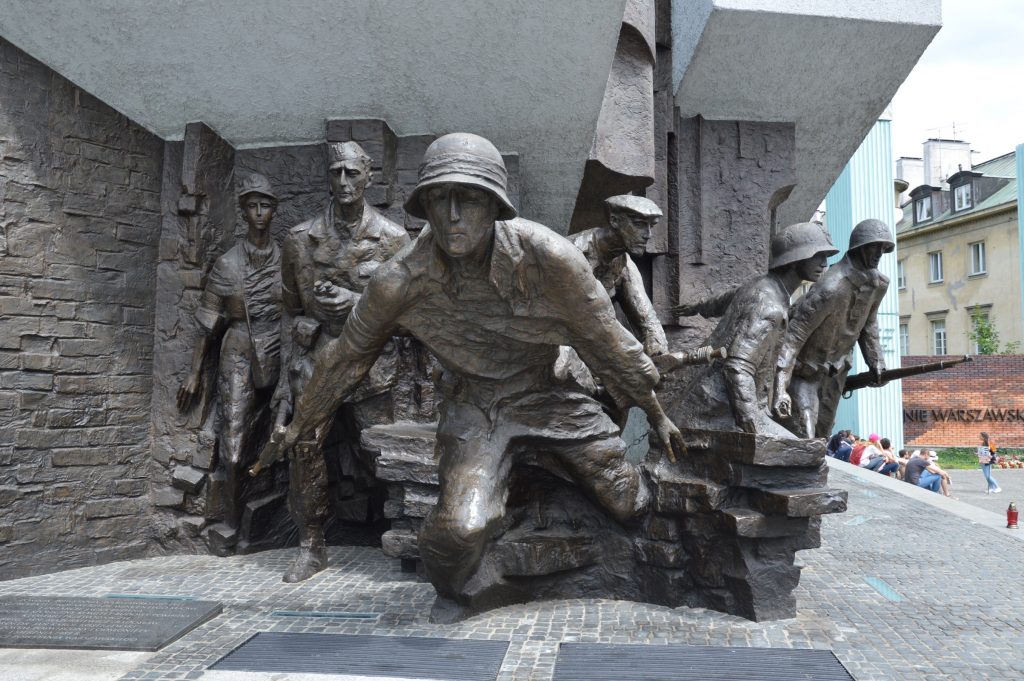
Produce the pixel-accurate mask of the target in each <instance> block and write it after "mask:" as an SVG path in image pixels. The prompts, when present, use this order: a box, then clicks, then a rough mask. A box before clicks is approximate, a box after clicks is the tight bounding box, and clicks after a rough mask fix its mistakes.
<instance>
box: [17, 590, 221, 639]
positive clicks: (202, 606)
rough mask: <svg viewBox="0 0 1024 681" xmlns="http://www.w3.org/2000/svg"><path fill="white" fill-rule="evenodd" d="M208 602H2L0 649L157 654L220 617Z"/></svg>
mask: <svg viewBox="0 0 1024 681" xmlns="http://www.w3.org/2000/svg"><path fill="white" fill-rule="evenodd" d="M223 609H224V606H223V605H221V604H220V603H214V602H211V601H190V600H186V599H165V598H161V599H152V598H72V597H64V596H3V597H0V647H7V648H79V649H87V650H88V649H98V650H143V651H150V652H151V651H155V650H159V649H161V648H163V647H164V646H166V645H167V644H168V643H171V642H172V641H176V640H177V639H179V638H180V637H182V636H184V635H185V634H187V633H188V632H190V631H192V630H193V629H195V628H196V627H198V626H199V625H200V624H203V623H204V622H207V621H209V620H211V619H213V618H214V617H216V616H217V615H219V614H220V613H221V611H222V610H223Z"/></svg>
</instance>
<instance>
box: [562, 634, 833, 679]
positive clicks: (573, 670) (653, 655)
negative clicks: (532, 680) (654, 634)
mask: <svg viewBox="0 0 1024 681" xmlns="http://www.w3.org/2000/svg"><path fill="white" fill-rule="evenodd" d="M624 679H629V680H630V681H738V680H739V679H742V680H743V681H802V680H804V679H807V680H809V681H810V680H813V681H853V677H852V676H851V675H850V673H849V672H848V671H846V668H845V667H843V665H842V664H841V663H840V662H839V660H838V659H836V656H835V655H834V654H832V651H831V650H808V649H797V648H720V647H715V646H684V645H608V644H602V643H563V644H561V646H560V647H559V651H558V658H557V660H556V662H555V678H554V681H623V680H624Z"/></svg>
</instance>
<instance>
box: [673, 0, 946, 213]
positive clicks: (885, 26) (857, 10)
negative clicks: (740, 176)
mask: <svg viewBox="0 0 1024 681" xmlns="http://www.w3.org/2000/svg"><path fill="white" fill-rule="evenodd" d="M940 25H941V2H940V0H875V1H873V2H848V1H846V0H692V1H690V2H674V3H673V5H672V41H673V44H672V47H673V50H672V52H673V78H674V85H675V88H676V90H675V97H676V104H677V105H678V106H679V108H680V111H681V113H682V114H683V115H685V116H695V115H698V114H699V115H702V116H704V117H705V118H709V119H718V120H753V121H776V122H792V123H795V124H796V152H797V153H796V163H797V179H798V184H797V186H796V188H795V189H794V191H793V193H792V194H791V195H790V197H789V199H788V200H787V201H786V202H785V203H783V204H782V205H781V206H780V207H779V213H778V215H779V221H780V223H781V224H789V223H793V222H801V221H804V220H807V219H808V218H809V217H810V216H811V214H812V213H813V212H814V210H815V208H817V207H818V205H819V204H820V203H821V201H822V199H824V197H825V194H826V193H827V192H828V190H829V188H830V187H831V186H832V184H833V183H834V182H835V180H836V178H837V177H838V176H839V174H840V173H841V172H842V169H843V167H844V166H845V165H846V162H847V161H848V160H849V159H850V157H851V156H852V155H853V153H854V152H855V151H856V149H857V147H858V146H859V145H860V143H861V141H862V140H863V139H864V137H865V135H866V134H867V132H868V131H869V130H870V129H871V126H872V125H873V124H874V123H875V121H876V120H878V118H879V117H880V115H881V114H882V113H883V111H884V110H885V107H886V105H887V104H888V103H889V102H890V100H891V99H892V97H893V95H895V93H896V90H897V89H898V88H899V86H900V84H901V83H902V82H903V80H904V79H905V78H906V77H907V74H909V73H910V70H911V69H912V68H913V67H914V65H915V64H916V63H917V60H918V59H919V58H920V56H921V54H922V53H923V52H924V50H925V48H926V47H927V46H928V44H929V43H930V42H931V40H932V38H933V37H934V36H935V34H936V33H937V32H938V30H939V28H940Z"/></svg>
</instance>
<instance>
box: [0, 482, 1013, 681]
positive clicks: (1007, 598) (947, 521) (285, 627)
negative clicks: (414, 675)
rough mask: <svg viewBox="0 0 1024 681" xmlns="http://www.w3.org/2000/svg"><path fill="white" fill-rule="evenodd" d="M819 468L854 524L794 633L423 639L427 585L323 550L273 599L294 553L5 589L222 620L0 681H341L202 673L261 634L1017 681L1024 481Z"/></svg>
mask: <svg viewBox="0 0 1024 681" xmlns="http://www.w3.org/2000/svg"><path fill="white" fill-rule="evenodd" d="M830 463H831V468H832V471H831V474H830V482H831V484H832V486H837V487H842V488H845V489H847V490H849V495H850V496H849V510H848V511H847V512H846V513H844V514H839V515H831V516H825V517H824V519H823V528H822V548H821V549H817V550H811V551H805V552H802V553H800V554H798V559H799V560H801V561H802V562H803V564H804V565H805V568H804V570H803V576H802V579H801V582H800V586H799V588H798V589H797V599H798V616H797V617H795V618H793V619H787V620H781V621H776V622H763V623H755V622H748V621H746V620H743V619H740V618H737V617H732V616H728V615H722V614H719V613H716V612H711V611H707V610H700V609H696V610H695V609H686V608H680V609H675V610H674V609H670V608H666V607H660V606H651V605H645V604H638V603H629V602H617V601H605V600H588V601H581V600H577V601H549V602H541V603H534V604H531V605H524V606H513V607H507V608H503V609H500V610H495V611H492V612H490V613H487V614H484V615H481V616H478V617H474V618H471V619H469V620H466V621H464V622H461V623H458V624H454V625H434V624H431V623H430V622H429V621H428V613H429V612H430V606H431V603H432V601H433V589H432V588H431V587H430V585H429V584H426V583H423V582H421V581H419V580H418V579H417V578H416V577H415V576H414V575H410V574H405V573H402V572H401V570H400V569H399V564H398V561H394V560H391V559H388V558H385V557H384V556H383V555H382V554H381V553H380V551H378V550H376V549H373V548H364V547H335V548H332V549H331V550H330V557H331V567H330V568H329V569H328V570H327V571H325V572H323V573H321V574H320V575H317V576H316V577H314V578H313V579H310V580H309V581H307V582H305V583H302V584H297V585H292V584H284V583H283V582H281V574H282V573H283V572H284V570H285V567H286V566H287V565H288V563H289V561H290V559H291V556H292V555H293V550H291V549H286V550H279V551H268V552H265V553H260V554H256V555H251V556H239V557H232V558H216V557H212V556H166V557H159V558H151V559H146V560H136V561H129V562H121V563H114V564H109V565H103V566H99V567H92V568H83V569H79V570H71V571H67V572H62V573H57V574H53V575H46V576H40V577H31V578H24V579H16V580H10V581H6V582H0V595H8V594H23V595H40V596H42V595H64V596H70V595H76V596H105V595H109V594H140V595H149V596H188V597H193V598H197V599H203V600H218V601H221V602H222V603H223V604H224V612H223V614H222V615H220V616H219V617H217V618H215V619H214V620H212V621H210V622H208V623H206V624H205V625H202V626H201V627H199V628H198V629H196V630H194V631H192V632H191V633H189V634H187V635H186V636H185V637H183V638H181V639H180V640H178V641H177V642H175V643H172V644H171V645H169V646H167V647H166V648H164V649H163V650H161V651H159V652H157V653H110V652H99V651H64V650H54V651H49V650H21V649H0V680H2V681H36V680H42V679H46V680H47V681H65V680H67V681H71V680H74V681H98V680H100V679H103V680H108V679H109V680H113V679H123V680H125V681H128V680H133V681H143V680H145V681H158V680H161V679H167V680H170V679H199V680H201V681H236V680H237V681H242V680H244V681H265V680H269V679H276V680H281V679H311V680H316V681H336V680H338V679H342V678H352V677H340V676H329V675H308V676H299V675H285V674H281V673H276V674H271V673H267V674H257V673H245V672H221V671H209V670H208V667H209V666H210V665H212V664H213V663H214V662H216V661H217V660H218V659H220V658H221V657H222V656H224V655H225V654H227V653H228V652H230V651H231V650H233V649H235V648H236V647H238V646H239V645H241V644H242V643H243V642H244V641H245V640H246V639H248V638H249V637H250V636H252V635H253V634H254V633H256V632H260V631H273V632H316V633H345V634H375V635H381V636H387V635H401V636H431V637H443V638H452V639H461V638H467V639H491V640H502V641H508V642H509V648H508V653H507V654H506V656H505V659H504V662H503V663H502V666H501V671H500V673H499V675H498V677H497V678H498V679H501V680H503V681H509V680H512V679H539V680H546V679H551V678H552V675H553V673H554V665H555V658H556V655H557V653H558V646H559V643H561V642H569V641H583V642H607V643H633V644H643V645H650V646H665V645H672V644H696V645H712V646H753V647H792V648H825V649H831V650H832V651H834V653H835V654H836V656H837V657H838V658H839V660H840V661H842V663H843V664H844V665H845V666H846V668H847V669H848V670H849V671H850V673H851V674H853V676H854V677H855V678H856V679H857V680H858V681H872V680H887V679H895V680H912V679H921V680H925V681H932V680H937V679H957V680H967V679H969V680H972V681H973V680H976V679H993V680H995V679H1003V680H1005V681H1019V679H1022V678H1024V623H1022V621H1021V618H1022V616H1024V595H1022V587H1024V583H1022V582H1021V580H1020V571H1021V566H1024V535H1022V534H1020V533H1018V532H1014V531H1012V530H1007V529H1005V527H1004V526H1005V513H1004V511H1005V507H1006V505H1007V504H1008V503H1009V501H1011V500H1014V499H1017V500H1019V501H1022V502H1024V471H1000V472H999V474H998V478H999V482H1000V484H1001V485H1002V487H1003V489H1004V490H1006V491H1005V492H1004V493H1003V494H1001V495H996V496H987V495H985V494H984V493H983V491H984V483H983V482H982V479H981V473H980V472H979V471H953V472H952V475H953V479H954V489H953V493H954V496H956V497H957V499H956V500H950V499H945V498H942V497H940V496H939V495H936V494H932V493H930V492H927V491H925V490H920V489H917V488H911V486H910V485H907V484H905V483H902V482H899V481H894V480H889V479H887V478H883V476H880V475H878V474H875V473H871V472H867V471H862V470H857V469H854V468H853V467H851V466H849V465H847V464H842V463H836V462H830ZM968 502H969V503H968ZM986 509H990V510H986ZM1000 509H1002V510H1000ZM997 511H998V513H997ZM295 611H315V612H319V613H324V612H333V613H361V614H365V615H369V617H368V618H365V619H342V618H332V617H322V616H321V617H305V616H296V615H295V614H294V613H295ZM360 678H364V677H360Z"/></svg>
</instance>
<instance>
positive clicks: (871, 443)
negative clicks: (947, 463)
mask: <svg viewBox="0 0 1024 681" xmlns="http://www.w3.org/2000/svg"><path fill="white" fill-rule="evenodd" d="M826 450H827V454H828V455H829V456H831V457H834V458H836V459H839V460H840V461H846V462H848V463H851V464H853V465H855V466H860V467H861V468H866V469H868V470H871V471H876V472H878V473H881V474H882V475H887V476H889V477H895V478H897V479H899V480H903V481H904V482H909V483H910V484H911V485H917V486H918V487H924V488H925V489H928V490H931V491H932V492H936V493H939V492H941V493H942V494H944V495H945V496H947V497H948V496H951V495H950V491H949V487H950V484H951V481H950V479H949V473H947V472H946V471H944V470H942V468H940V467H939V465H938V464H937V463H935V461H936V460H937V459H938V458H939V457H938V455H937V454H936V453H935V451H934V450H931V449H929V450H920V449H915V450H914V451H912V452H908V451H907V450H906V449H901V450H899V452H893V448H892V442H891V441H890V440H889V438H887V437H879V436H878V435H876V434H875V433H872V434H871V435H869V436H868V438H867V439H866V440H864V439H861V438H860V437H859V436H857V435H854V434H853V433H851V432H850V431H848V430H840V431H839V432H838V433H836V434H835V435H833V436H832V437H831V438H830V439H829V441H828V445H827V446H826Z"/></svg>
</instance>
